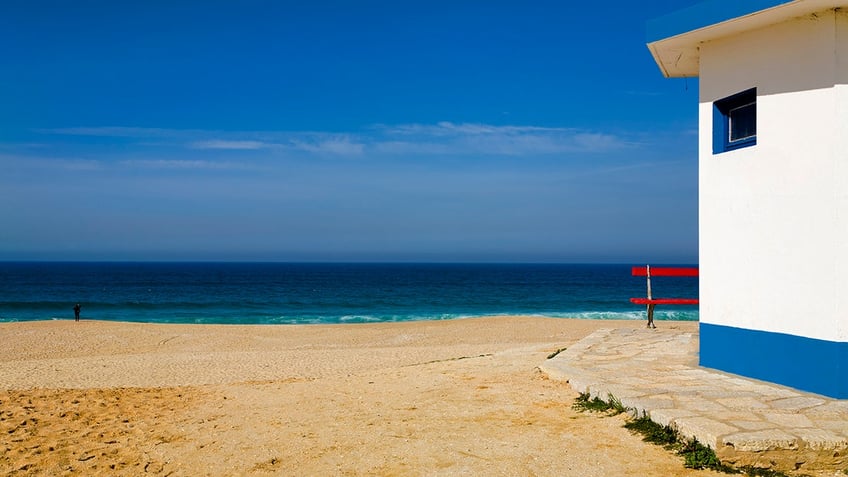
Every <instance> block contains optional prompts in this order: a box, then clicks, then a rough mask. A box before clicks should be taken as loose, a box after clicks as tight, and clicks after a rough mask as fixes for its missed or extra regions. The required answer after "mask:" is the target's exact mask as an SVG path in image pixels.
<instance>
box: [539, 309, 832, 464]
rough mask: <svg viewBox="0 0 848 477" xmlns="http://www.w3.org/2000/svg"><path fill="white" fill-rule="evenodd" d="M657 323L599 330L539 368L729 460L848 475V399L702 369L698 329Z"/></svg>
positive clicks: (577, 388) (729, 461) (724, 460)
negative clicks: (687, 330) (618, 403)
mask: <svg viewBox="0 0 848 477" xmlns="http://www.w3.org/2000/svg"><path fill="white" fill-rule="evenodd" d="M658 324H659V326H660V329H657V330H650V329H615V330H611V329H603V330H598V331H596V332H595V333H593V334H591V335H589V336H587V337H586V338H584V339H583V340H581V341H579V342H578V343H577V344H575V345H574V346H571V347H570V348H568V349H567V350H565V351H563V352H561V353H559V354H558V355H556V356H555V357H554V358H552V359H549V360H547V361H546V362H545V363H544V364H543V365H542V366H541V368H542V370H543V371H544V372H545V373H547V374H548V375H549V376H550V377H551V378H553V379H560V380H566V381H567V382H568V383H569V384H570V385H571V387H572V388H573V389H574V390H576V391H578V392H581V393H589V394H590V395H591V397H600V398H601V399H604V400H608V398H609V396H610V395H612V396H615V397H616V398H618V399H620V400H621V403H622V404H623V405H624V406H625V407H628V408H632V409H633V410H634V411H635V413H638V414H639V415H641V414H642V413H643V412H644V413H646V414H647V415H649V416H650V417H651V419H652V420H653V421H654V422H656V423H658V424H662V425H670V426H672V427H674V428H676V429H677V430H678V432H680V434H682V435H683V436H685V437H687V438H689V437H695V438H697V439H698V441H700V442H701V443H703V444H705V445H709V446H710V447H712V448H713V449H714V450H715V451H716V454H717V455H718V457H719V458H720V459H721V461H722V462H723V463H727V464H730V465H734V466H746V465H751V466H756V467H765V468H773V469H776V470H781V471H798V472H808V471H817V473H818V471H828V474H827V475H832V472H831V471H836V472H837V475H844V474H841V472H838V471H846V472H848V470H846V469H848V400H838V399H830V398H826V397H823V396H820V395H817V394H810V393H804V392H801V391H798V390H795V389H792V388H787V387H783V386H778V385H774V384H771V383H766V382H763V381H757V380H752V379H746V378H743V377H740V376H736V375H732V374H727V373H723V372H719V371H715V370H712V369H708V368H701V367H699V366H698V334H697V333H694V334H693V333H684V332H681V331H677V330H674V329H673V325H671V324H670V323H668V322H659V323H658ZM663 327H667V328H665V329H663Z"/></svg>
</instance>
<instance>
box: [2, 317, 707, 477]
mask: <svg viewBox="0 0 848 477" xmlns="http://www.w3.org/2000/svg"><path fill="white" fill-rule="evenodd" d="M659 325H660V327H661V328H664V329H666V330H670V329H678V330H681V331H692V330H695V329H696V327H697V323H694V322H660V323H659ZM643 326H644V322H641V321H593V320H569V319H552V318H538V317H494V318H473V319H472V318H470V319H461V320H451V321H423V322H412V323H381V324H347V325H306V326H283V325H278V326H235V325H172V324H137V323H114V322H95V321H82V322H79V323H74V322H73V321H43V322H25V323H2V324H0V342H2V343H3V346H2V347H0V449H2V450H3V452H2V456H0V474H4V475H139V474H152V475H174V476H178V475H216V476H217V475H387V476H391V475H399V476H400V475H404V476H406V475H413V476H414V475H428V476H429V475H508V476H512V475H538V476H545V475H551V476H613V475H614V476H628V475H630V476H647V475H653V476H685V475H697V476H702V477H703V476H710V475H718V474H713V473H712V472H705V471H692V470H688V469H685V468H684V467H683V461H682V459H681V458H680V457H678V456H676V455H674V454H672V453H669V452H668V451H665V450H663V449H662V448H660V447H657V446H654V445H651V444H647V443H644V442H642V440H641V438H640V437H639V436H635V435H632V434H631V433H630V432H629V431H627V430H626V429H624V428H623V427H622V424H623V423H624V417H623V416H617V417H602V416H599V415H597V414H592V413H580V412H577V411H574V410H572V408H571V406H572V403H573V401H574V398H575V397H577V393H575V392H574V391H572V390H571V388H570V387H569V386H568V384H566V383H564V382H558V381H552V380H548V379H547V378H546V377H545V376H544V374H542V373H541V372H540V371H539V370H538V368H537V366H538V365H539V364H540V363H542V362H543V361H544V360H545V359H546V358H547V356H548V355H549V354H551V353H553V352H556V351H557V350H558V349H561V348H564V347H567V346H570V345H571V344H573V343H575V342H576V341H578V340H579V339H581V338H582V337H584V336H586V335H588V334H589V333H591V332H592V331H594V330H596V329H599V328H614V327H624V328H633V327H643ZM659 332H662V330H660V331H659ZM633 371H634V373H643V372H644V370H642V369H637V368H635V367H634V370H633Z"/></svg>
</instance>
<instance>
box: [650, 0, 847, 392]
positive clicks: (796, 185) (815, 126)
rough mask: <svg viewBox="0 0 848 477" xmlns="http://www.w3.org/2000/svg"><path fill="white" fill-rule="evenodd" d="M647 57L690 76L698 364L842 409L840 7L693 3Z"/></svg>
mask: <svg viewBox="0 0 848 477" xmlns="http://www.w3.org/2000/svg"><path fill="white" fill-rule="evenodd" d="M648 48H649V49H650V51H651V53H652V55H653V56H654V59H655V60H656V62H657V64H658V65H659V67H660V70H661V71H662V73H663V74H664V75H665V76H666V77H676V78H680V77H699V87H700V92H699V98H700V99H699V107H698V116H699V141H698V142H699V147H698V151H699V158H698V162H699V168H698V170H699V224H700V231H699V242H700V244H699V246H700V250H699V254H700V258H699V262H700V264H699V266H700V317H701V318H700V320H701V323H700V364H701V365H702V366H705V367H710V368H715V369H719V370H722V371H727V372H730V373H734V374H739V375H743V376H748V377H752V378H757V379H761V380H765V381H771V382H774V383H778V384H782V385H786V386H790V387H794V388H797V389H801V390H804V391H809V392H813V393H818V394H823V395H826V396H830V397H835V398H840V399H846V398H848V1H832V0H794V1H775V0H747V1H741V0H710V1H705V2H703V3H700V4H697V5H695V6H693V7H690V8H688V9H685V10H682V11H679V12H677V13H673V14H671V15H668V16H666V17H662V18H659V19H657V20H655V21H653V22H651V23H649V24H648Z"/></svg>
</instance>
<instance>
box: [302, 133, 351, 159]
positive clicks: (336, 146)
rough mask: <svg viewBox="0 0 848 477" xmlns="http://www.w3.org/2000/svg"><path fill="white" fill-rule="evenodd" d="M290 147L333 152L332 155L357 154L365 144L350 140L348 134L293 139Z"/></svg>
mask: <svg viewBox="0 0 848 477" xmlns="http://www.w3.org/2000/svg"><path fill="white" fill-rule="evenodd" d="M291 147H292V148H294V149H297V150H300V151H306V152H310V153H317V154H334V155H343V156H348V155H359V154H362V153H363V151H364V150H365V147H366V146H365V144H363V143H362V142H359V141H354V140H351V138H350V137H349V136H343V137H330V138H326V139H325V138H318V139H317V140H315V139H312V138H307V139H293V140H292V141H291Z"/></svg>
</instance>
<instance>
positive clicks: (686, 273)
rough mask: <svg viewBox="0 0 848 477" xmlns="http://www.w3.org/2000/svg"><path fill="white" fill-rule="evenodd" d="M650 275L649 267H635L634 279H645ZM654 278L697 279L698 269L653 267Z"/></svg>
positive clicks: (652, 274)
mask: <svg viewBox="0 0 848 477" xmlns="http://www.w3.org/2000/svg"><path fill="white" fill-rule="evenodd" d="M647 275H648V268H647V267H633V276H634V277H644V276H647ZM651 276H652V277H697V276H698V269H697V268H684V267H651Z"/></svg>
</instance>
